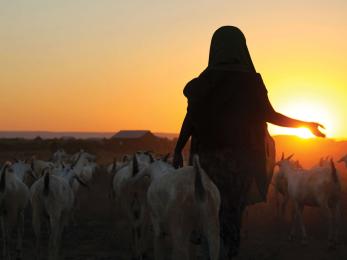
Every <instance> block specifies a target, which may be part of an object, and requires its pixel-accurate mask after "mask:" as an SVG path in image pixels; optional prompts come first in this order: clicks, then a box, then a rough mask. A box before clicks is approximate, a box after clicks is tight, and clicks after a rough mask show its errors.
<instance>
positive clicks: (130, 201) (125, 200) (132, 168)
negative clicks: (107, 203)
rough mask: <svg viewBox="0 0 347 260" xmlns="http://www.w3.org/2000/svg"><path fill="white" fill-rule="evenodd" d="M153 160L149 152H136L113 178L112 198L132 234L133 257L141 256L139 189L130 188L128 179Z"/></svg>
mask: <svg viewBox="0 0 347 260" xmlns="http://www.w3.org/2000/svg"><path fill="white" fill-rule="evenodd" d="M152 161H154V159H153V157H152V156H151V155H150V154H147V153H142V152H137V153H135V154H134V155H133V157H132V159H131V161H130V162H129V163H127V164H125V165H124V166H122V168H120V169H119V170H118V171H117V173H116V174H115V175H114V178H113V198H115V203H116V204H117V206H119V207H120V209H121V211H122V212H123V213H124V215H125V217H126V218H127V221H128V223H129V225H130V228H131V232H132V234H133V236H132V254H133V257H134V258H141V257H142V254H143V250H142V247H141V242H140V240H141V234H140V223H141V219H142V218H143V217H142V215H141V214H142V211H141V203H140V201H139V193H140V192H139V191H136V189H134V188H131V186H132V185H131V183H130V180H131V179H132V178H133V177H134V176H136V175H137V174H138V173H139V172H140V171H142V170H143V169H144V168H145V167H147V165H149V163H150V162H152Z"/></svg>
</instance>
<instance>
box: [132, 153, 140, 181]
mask: <svg viewBox="0 0 347 260" xmlns="http://www.w3.org/2000/svg"><path fill="white" fill-rule="evenodd" d="M138 172H139V163H138V161H137V156H136V154H134V157H133V176H135V175H136V174H137V173H138Z"/></svg>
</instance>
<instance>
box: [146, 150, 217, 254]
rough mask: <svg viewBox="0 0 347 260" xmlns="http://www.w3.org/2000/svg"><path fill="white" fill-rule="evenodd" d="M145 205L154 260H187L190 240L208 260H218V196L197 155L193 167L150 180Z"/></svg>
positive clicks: (173, 171)
mask: <svg viewBox="0 0 347 260" xmlns="http://www.w3.org/2000/svg"><path fill="white" fill-rule="evenodd" d="M147 201H148V204H149V208H150V214H151V219H152V224H153V228H154V249H155V259H167V258H170V259H175V260H176V259H190V257H189V255H190V252H189V251H190V242H191V241H192V240H193V241H194V242H197V243H200V242H202V243H203V245H204V246H205V247H204V249H206V251H207V252H208V255H209V257H210V259H211V260H217V259H218V257H219V244H220V238H219V236H220V234H219V208H220V194H219V191H218V189H217V187H216V186H215V184H214V183H213V182H212V181H211V180H210V178H209V177H208V176H207V174H206V173H205V171H204V170H203V169H202V168H201V166H200V163H199V158H198V156H197V155H195V156H194V157H193V166H186V167H183V168H179V169H177V170H172V172H171V173H170V174H165V175H163V176H162V177H160V178H157V179H154V180H153V181H152V183H151V185H150V186H149V188H148V192H147ZM168 242H171V243H169V244H168ZM167 246H170V247H171V249H172V251H171V253H169V254H167V252H165V248H166V247H167Z"/></svg>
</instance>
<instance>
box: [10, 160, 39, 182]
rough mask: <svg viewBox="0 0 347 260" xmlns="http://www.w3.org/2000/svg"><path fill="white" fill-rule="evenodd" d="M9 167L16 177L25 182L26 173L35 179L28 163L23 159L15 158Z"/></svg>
mask: <svg viewBox="0 0 347 260" xmlns="http://www.w3.org/2000/svg"><path fill="white" fill-rule="evenodd" d="M11 168H12V169H13V172H14V174H15V175H16V177H17V178H18V179H19V180H20V181H22V182H24V183H27V177H28V175H31V176H32V177H33V178H34V179H35V176H34V175H33V173H32V169H31V166H30V164H28V163H26V161H25V160H16V161H15V162H14V163H13V164H12V166H11Z"/></svg>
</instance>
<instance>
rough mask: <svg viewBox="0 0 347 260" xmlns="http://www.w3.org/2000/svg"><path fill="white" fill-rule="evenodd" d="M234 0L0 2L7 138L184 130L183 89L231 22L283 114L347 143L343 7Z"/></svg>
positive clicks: (0, 73) (0, 74)
mask: <svg viewBox="0 0 347 260" xmlns="http://www.w3.org/2000/svg"><path fill="white" fill-rule="evenodd" d="M129 2H130V3H129ZM233 2H235V1H227V0H226V1H199V4H200V5H198V4H197V1H193V0H190V1H187V0H186V1H183V0H178V1H153V0H152V1H144V0H141V1H140V0H137V1H111V0H110V1H108V0H99V1H87V0H85V1H67V0H64V1H63V0H61V1H54V3H52V2H51V1H45V0H40V1H39V0H32V1H22V2H20V3H19V2H17V1H2V2H1V3H0V37H1V45H0V55H1V56H0V88H1V92H0V93H1V102H0V122H1V123H0V130H49V131H117V130H119V129H151V130H153V131H160V132H178V131H179V127H180V124H181V121H182V119H183V117H184V114H185V110H186V100H185V98H184V96H183V94H182V89H183V87H184V85H185V84H186V82H188V81H189V80H190V79H191V78H193V77H195V76H197V75H198V74H199V73H200V72H201V71H202V70H203V69H204V68H205V66H206V64H207V59H208V49H209V43H210V39H211V36H212V33H213V32H214V31H215V29H217V28H218V27H220V26H221V25H225V24H232V25H236V26H238V27H240V28H241V29H242V31H243V32H244V34H245V35H246V38H247V42H248V47H249V50H250V52H251V55H252V58H253V62H254V64H255V66H256V68H257V70H258V71H259V72H260V73H261V74H262V76H263V79H264V81H265V83H266V85H267V89H268V93H269V97H270V100H271V102H272V104H273V106H274V107H275V108H276V109H277V110H278V111H280V112H283V113H285V114H287V115H289V116H293V117H297V118H298V119H305V120H310V121H319V122H321V123H323V124H325V125H326V127H327V134H328V136H330V137H334V138H347V124H346V123H344V120H345V118H346V111H347V102H345V98H346V90H345V89H346V88H345V86H347V79H346V73H345V70H346V68H347V66H346V65H347V17H346V13H347V2H346V1H343V0H332V1H317V0H316V1H298V0H294V1H286V3H283V2H284V1H275V0H268V1H248V0H245V1H240V3H239V4H235V3H233ZM279 2H281V3H279ZM302 2H304V3H302ZM270 131H271V133H272V134H284V133H289V132H288V130H287V129H283V128H276V127H273V126H270Z"/></svg>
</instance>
